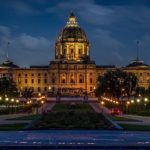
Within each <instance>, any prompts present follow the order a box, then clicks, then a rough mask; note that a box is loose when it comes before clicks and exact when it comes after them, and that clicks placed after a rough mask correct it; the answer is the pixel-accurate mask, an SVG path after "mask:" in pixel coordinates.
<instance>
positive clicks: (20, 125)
mask: <svg viewBox="0 0 150 150" xmlns="http://www.w3.org/2000/svg"><path fill="white" fill-rule="evenodd" d="M26 125H27V124H25V123H17V124H3V125H0V131H18V130H22V129H23V128H24V127H25V126H26Z"/></svg>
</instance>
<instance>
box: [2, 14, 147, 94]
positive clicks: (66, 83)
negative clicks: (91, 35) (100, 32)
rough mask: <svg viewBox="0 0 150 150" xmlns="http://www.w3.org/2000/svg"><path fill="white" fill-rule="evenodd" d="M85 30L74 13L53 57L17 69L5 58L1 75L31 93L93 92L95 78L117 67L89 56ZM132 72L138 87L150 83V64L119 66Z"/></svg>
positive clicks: (135, 62)
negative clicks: (104, 63)
mask: <svg viewBox="0 0 150 150" xmlns="http://www.w3.org/2000/svg"><path fill="white" fill-rule="evenodd" d="M89 44H90V43H89V41H88V39H87V36H86V33H85V32H84V30H83V29H82V28H81V27H80V26H79V24H78V22H77V20H76V17H75V15H74V14H73V13H71V14H70V16H69V18H68V21H67V23H66V25H65V27H64V28H63V30H62V31H61V32H60V34H59V36H58V38H57V39H56V43H55V58H54V59H53V60H52V61H50V63H49V65H47V66H30V68H20V67H19V66H17V65H15V63H14V62H12V61H10V60H9V59H7V60H6V61H4V62H3V63H2V64H0V77H4V76H10V77H11V78H13V80H14V81H15V82H16V84H17V87H18V89H19V90H23V89H25V88H29V87H31V88H32V89H33V91H34V93H39V92H40V93H42V94H47V93H48V92H53V93H56V92H58V91H59V92H61V93H62V94H65V95H66V94H70V95H75V94H77V95H81V94H83V93H85V92H87V93H88V94H90V95H92V94H93V93H94V90H95V88H96V84H97V83H96V82H97V77H98V76H102V75H104V73H106V72H107V71H109V70H115V69H117V68H116V67H115V66H114V65H111V66H100V65H96V64H95V61H94V60H92V59H91V57H90V46H89ZM120 69H122V70H123V71H126V72H132V73H134V74H135V75H136V76H137V78H138V82H139V86H140V87H144V88H148V87H149V84H150V66H149V65H147V64H145V63H144V62H143V61H140V60H139V59H136V60H135V61H133V62H131V63H130V64H129V65H127V66H125V67H122V68H120Z"/></svg>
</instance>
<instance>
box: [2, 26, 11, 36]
mask: <svg viewBox="0 0 150 150" xmlns="http://www.w3.org/2000/svg"><path fill="white" fill-rule="evenodd" d="M0 35H1V36H3V35H4V36H9V35H10V29H9V28H8V27H7V26H0Z"/></svg>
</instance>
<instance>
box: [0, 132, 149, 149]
mask: <svg viewBox="0 0 150 150" xmlns="http://www.w3.org/2000/svg"><path fill="white" fill-rule="evenodd" d="M2 145H15V146H19V145H24V146H27V145H30V146H33V145H36V146H37V145H39V146H40V145H89V146H91V145H101V146H131V145H132V146H149V147H150V132H126V131H92V130H90V131H89V130H44V131H16V132H15V131H13V132H9V131H3V132H0V146H2Z"/></svg>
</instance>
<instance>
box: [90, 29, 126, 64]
mask: <svg viewBox="0 0 150 150" xmlns="http://www.w3.org/2000/svg"><path fill="white" fill-rule="evenodd" d="M93 35H95V36H94V39H91V40H92V41H91V42H92V43H93V44H92V45H93V46H92V47H91V53H92V56H94V60H97V61H96V62H97V64H103V65H104V64H107V65H120V64H123V63H124V61H125V60H124V57H123V55H122V51H123V50H124V49H125V48H124V44H123V43H121V42H120V41H119V40H117V39H115V38H114V37H113V36H112V33H111V32H110V31H108V30H101V29H97V30H95V31H93ZM98 57H99V58H101V59H99V58H98Z"/></svg>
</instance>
